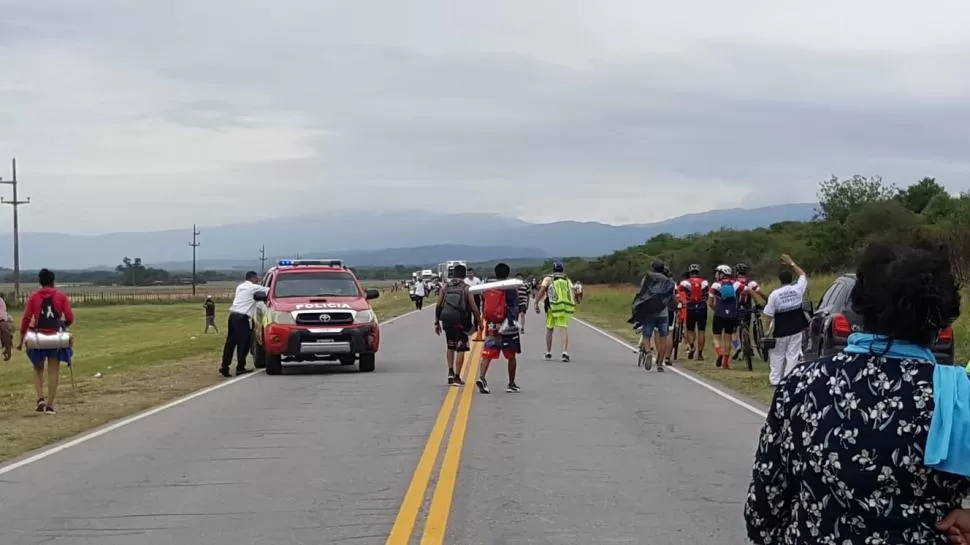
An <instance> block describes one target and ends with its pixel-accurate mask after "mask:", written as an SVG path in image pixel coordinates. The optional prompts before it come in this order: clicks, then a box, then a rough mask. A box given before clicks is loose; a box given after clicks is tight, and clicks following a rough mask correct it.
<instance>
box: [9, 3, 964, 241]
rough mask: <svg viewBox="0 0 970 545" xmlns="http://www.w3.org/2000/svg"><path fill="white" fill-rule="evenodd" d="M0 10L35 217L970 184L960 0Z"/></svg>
mask: <svg viewBox="0 0 970 545" xmlns="http://www.w3.org/2000/svg"><path fill="white" fill-rule="evenodd" d="M0 7H2V10H3V13H4V17H3V21H2V22H0V74H4V78H3V80H2V81H0V126H2V127H3V130H2V131H0V158H3V157H4V156H6V155H17V156H18V157H19V159H20V167H21V172H20V174H21V179H22V180H23V182H24V183H23V188H24V191H25V193H28V194H31V195H32V196H33V198H34V202H33V203H32V204H31V206H30V207H27V208H26V209H25V212H24V218H25V221H24V225H25V228H26V229H29V230H46V231H60V230H65V228H64V227H62V226H60V225H56V224H53V223H52V222H45V221H44V219H45V218H50V217H52V214H54V213H60V214H62V215H65V214H66V215H65V217H67V218H68V219H69V220H70V221H71V222H72V223H73V224H76V225H79V226H80V227H76V230H78V231H80V232H99V231H112V230H128V229H131V230H146V229H155V228H166V227H180V226H183V225H186V224H191V223H193V222H199V223H209V224H211V223H216V222H231V221H235V220H238V219H248V218H252V217H272V216H278V215H283V214H286V213H291V212H305V211H309V210H316V209H319V208H320V207H328V208H340V207H352V208H359V207H360V206H362V205H365V204H366V205H368V206H371V207H373V208H375V209H394V208H436V209H448V210H454V211H488V212H505V213H514V214H517V215H519V216H520V217H523V218H526V219H532V220H554V219H564V218H565V219H578V220H590V219H595V220H604V221H614V222H621V221H622V222H627V221H628V222H643V221H651V220H658V219H662V218H664V217H669V216H674V215H679V214H682V213H687V212H694V211H699V210H703V209H707V208H713V207H727V206H737V205H741V204H750V205H757V204H768V203H776V202H783V201H786V200H787V201H804V200H810V199H811V198H813V196H814V194H815V182H816V181H818V180H820V179H823V178H826V177H827V176H828V175H829V174H830V173H833V172H835V173H837V174H842V175H850V174H853V173H856V172H859V173H867V174H868V173H877V174H882V175H883V176H884V177H885V178H886V179H887V180H890V181H896V182H898V183H901V184H905V183H906V182H908V181H910V180H915V179H917V178H919V177H921V176H923V175H932V176H936V177H937V178H938V179H939V180H941V181H942V182H944V183H947V184H949V185H950V188H951V190H954V191H956V190H960V189H967V188H968V185H967V182H965V181H964V180H966V176H965V175H966V173H967V172H968V171H970V161H968V160H967V159H966V157H965V152H964V149H963V148H964V145H963V143H964V142H966V141H968V138H970V128H968V127H970V73H968V72H967V71H966V70H964V69H963V68H964V67H965V66H966V65H967V63H968V61H970V42H968V36H967V35H966V32H965V31H966V25H965V21H966V20H968V17H970V7H968V6H967V5H965V4H964V3H960V2H955V1H952V2H928V3H921V4H919V5H917V4H913V3H912V2H903V1H901V0H899V1H890V2H886V1H883V2H875V1H869V0H860V1H856V2H851V3H845V2H835V1H829V0H824V1H816V2H812V3H811V4H804V5H801V4H784V5H782V4H778V3H770V2H764V1H756V0H739V1H735V2H715V1H713V0H703V1H701V0H696V1H693V2H688V3H676V4H672V3H661V2H651V3H644V2H636V1H633V0H629V1H627V0H612V1H608V0H603V1H600V2H588V1H586V2H581V1H578V0H569V1H566V0H557V1H553V0H530V1H527V2H522V1H515V2H513V1H512V0H495V1H492V2H488V3H475V4H468V3H455V2H446V1H444V0H415V1H411V2H391V1H389V0H359V1H357V2H353V3H348V2H336V1H325V0H299V1H298V0H291V1H288V2H275V3H273V7H272V9H269V8H268V7H267V4H266V3H265V2H256V1H255V0H234V1H231V2H230V1H223V2H215V1H212V2H196V1H194V0H172V1H170V2H164V3H162V2H144V1H143V0H141V1H139V0H89V1H86V2H74V1H73V0H47V1H43V2H41V1H37V0H2V1H0ZM927 29H931V31H928V30H927ZM0 164H2V163H0ZM0 176H6V174H5V173H4V171H3V169H0ZM449 184H451V185H452V186H455V187H460V188H465V189H467V191H468V197H467V198H465V199H454V198H452V196H451V195H452V193H453V192H452V191H449V190H448V189H447V187H449ZM779 185H783V186H784V187H786V190H785V191H784V192H779V191H778V190H777V188H778V187H779ZM509 195H514V198H513V199H510V198H509ZM67 203H71V205H70V206H68V205H67ZM66 206H67V207H68V209H69V210H70V212H69V213H65V212H64V209H65V207H66ZM27 210H29V211H27ZM240 216H241V217H240ZM55 223H56V222H55Z"/></svg>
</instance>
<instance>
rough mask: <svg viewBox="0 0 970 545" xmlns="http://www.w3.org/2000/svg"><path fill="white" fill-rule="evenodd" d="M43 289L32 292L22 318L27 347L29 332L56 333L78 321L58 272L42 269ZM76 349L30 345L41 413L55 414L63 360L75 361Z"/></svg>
mask: <svg viewBox="0 0 970 545" xmlns="http://www.w3.org/2000/svg"><path fill="white" fill-rule="evenodd" d="M37 277H38V280H39V281H40V289H39V290H37V291H35V292H34V293H32V294H30V297H29V298H28V299H27V305H26V307H25V308H24V317H23V319H21V321H20V344H18V345H17V350H23V348H24V336H25V335H26V334H27V331H37V332H38V333H45V334H52V333H57V332H58V331H62V330H65V329H66V328H68V327H70V326H71V324H73V323H74V312H73V311H72V310H71V303H70V301H69V300H68V298H67V295H65V294H64V292H62V291H60V290H58V289H56V288H55V287H54V273H53V272H52V271H50V270H48V269H41V270H40V273H38V275H37ZM73 355H74V351H73V349H72V348H70V347H68V348H28V349H27V358H28V359H29V360H30V363H31V364H32V365H33V367H34V390H35V391H36V392H37V412H40V413H46V414H55V413H56V411H55V410H54V398H55V397H56V396H57V385H58V382H59V379H60V376H61V374H60V373H61V362H64V363H66V364H68V365H70V364H71V358H72V356H73ZM45 363H46V364H47V398H46V399H45V398H44V364H45Z"/></svg>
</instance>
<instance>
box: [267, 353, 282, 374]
mask: <svg viewBox="0 0 970 545" xmlns="http://www.w3.org/2000/svg"><path fill="white" fill-rule="evenodd" d="M282 372H283V356H280V355H278V354H276V355H274V354H266V374H267V375H278V374H280V373H282Z"/></svg>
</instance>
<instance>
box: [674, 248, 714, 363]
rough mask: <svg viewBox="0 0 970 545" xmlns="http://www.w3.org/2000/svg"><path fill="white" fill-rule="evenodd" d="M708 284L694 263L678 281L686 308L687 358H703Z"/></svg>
mask: <svg viewBox="0 0 970 545" xmlns="http://www.w3.org/2000/svg"><path fill="white" fill-rule="evenodd" d="M709 288H710V284H709V283H708V282H707V280H705V279H704V278H702V277H701V266H700V265H698V264H696V263H694V264H692V265H691V266H690V267H688V268H687V278H686V279H684V280H682V281H681V282H680V292H681V293H683V294H684V302H685V304H684V306H685V308H686V313H685V319H684V326H685V327H684V339H685V340H686V341H687V346H688V349H687V359H689V360H692V359H694V355H695V354H696V355H697V359H698V360H703V359H704V342H705V341H706V338H705V337H706V334H705V333H704V331H705V330H706V329H707V297H708V290H709Z"/></svg>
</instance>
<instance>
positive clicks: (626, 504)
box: [0, 310, 762, 545]
mask: <svg viewBox="0 0 970 545" xmlns="http://www.w3.org/2000/svg"><path fill="white" fill-rule="evenodd" d="M431 312H432V311H430V310H428V311H425V312H422V313H419V314H415V315H411V316H407V317H404V318H402V319H401V320H399V321H396V322H393V323H390V324H387V325H385V326H384V329H383V334H384V339H383V343H384V346H383V351H382V353H381V355H380V356H379V359H378V368H377V371H376V372H374V373H370V374H360V373H357V372H355V371H351V370H349V369H345V368H339V367H337V368H333V369H327V370H323V371H321V372H318V373H314V374H310V373H288V374H286V375H284V376H280V377H269V376H265V375H262V374H260V375H255V376H251V377H249V378H246V379H245V380H241V381H239V382H237V383H234V384H231V385H228V386H226V387H224V388H221V389H218V390H215V391H213V392H211V393H208V394H206V395H203V396H199V397H196V398H194V399H192V400H190V401H187V402H185V403H183V404H180V405H177V406H174V407H172V408H169V409H167V410H164V411H162V412H159V413H157V414H153V415H151V416H148V417H146V418H144V419H142V420H139V421H137V422H133V423H131V424H130V425H126V426H123V427H120V428H118V429H115V430H112V431H110V432H108V433H105V434H103V435H101V436H99V437H96V438H93V439H91V440H89V441H86V442H83V443H81V444H78V445H76V446H73V447H71V448H68V449H65V450H63V451H61V452H57V453H56V454H53V455H51V456H48V457H46V458H43V459H41V460H38V461H36V462H33V463H29V464H27V465H24V466H22V467H18V468H16V469H14V470H12V471H8V472H6V473H2V472H3V471H4V470H3V467H0V544H2V545H22V544H41V543H43V544H56V545H81V544H85V545H90V544H98V545H114V544H125V545H155V544H159V545H161V544H164V545H171V544H172V543H199V544H203V543H204V544H211V545H223V544H225V545H245V544H260V545H264V544H293V545H298V544H311V543H312V544H322V543H346V544H352V545H358V544H374V545H383V544H385V543H389V544H394V543H401V544H404V543H408V542H409V540H408V539H407V536H408V535H410V534H411V532H410V531H409V530H411V528H412V527H413V537H412V538H411V539H410V543H419V542H420V543H425V544H428V545H431V544H434V543H441V542H442V538H444V543H448V544H454V545H477V544H496V545H498V544H502V545H506V544H507V545H512V544H582V545H590V544H597V545H600V544H615V543H621V544H622V543H630V544H653V543H656V544H658V545H676V544H681V543H683V544H696V543H717V544H725V545H727V544H735V543H737V544H742V543H745V542H746V540H745V538H744V520H743V517H742V505H743V501H744V497H745V492H746V487H747V483H748V478H749V476H750V467H751V466H750V464H751V457H752V454H753V452H754V445H755V441H756V439H757V434H758V430H759V429H760V425H761V422H762V419H761V418H760V417H759V416H757V415H756V414H753V413H752V412H750V411H748V410H746V409H744V408H742V407H740V406H738V405H736V404H734V403H732V402H730V401H728V400H726V399H724V398H722V397H719V396H716V395H714V394H712V393H711V392H710V391H708V390H706V389H704V388H702V387H701V386H699V385H697V384H695V383H693V382H690V381H689V380H687V379H685V378H684V377H681V376H678V375H677V374H675V373H672V372H667V373H664V374H658V373H656V372H651V373H645V372H644V371H643V370H638V369H637V368H636V366H635V363H634V362H635V360H634V355H633V354H631V353H630V351H629V350H628V349H625V348H623V347H622V346H620V345H618V344H617V343H615V342H614V341H612V340H609V339H607V338H606V337H604V336H602V335H601V334H599V333H596V332H594V331H593V330H591V329H588V328H586V327H583V326H582V325H580V324H578V323H575V322H574V324H573V326H572V327H571V328H570V333H571V335H572V339H571V340H572V344H571V355H572V357H573V361H572V363H569V364H563V363H560V362H559V361H551V362H546V361H543V360H542V358H541V356H542V352H543V348H542V341H541V334H542V332H541V330H538V329H534V328H533V329H530V330H529V332H528V333H527V334H526V335H525V336H524V351H525V353H524V354H523V355H522V356H521V359H522V361H521V363H520V368H519V379H518V381H517V382H518V383H519V386H521V387H522V392H521V393H518V394H509V393H505V391H504V385H505V365H504V362H496V364H494V365H493V368H492V369H491V371H490V372H489V376H490V378H491V381H490V382H491V384H492V387H493V393H492V394H491V395H490V396H483V395H480V394H478V392H477V391H473V386H472V385H469V386H468V387H467V388H468V392H467V395H464V394H463V393H462V390H463V389H459V388H449V387H448V386H447V385H446V384H445V378H446V374H445V371H444V369H445V366H444V362H443V348H444V341H443V339H439V338H437V337H435V336H434V334H433V333H432V332H431V327H430V326H431V322H432V319H431ZM532 321H533V323H535V322H536V318H535V317H532ZM449 391H452V392H454V393H452V394H448V395H446V394H447V393H448V392H449ZM443 400H444V401H445V402H446V404H447V405H448V407H449V408H450V407H452V406H454V407H455V411H454V412H455V413H456V414H455V416H452V417H451V424H450V426H449V429H450V432H449V433H447V434H445V436H444V437H443V440H441V441H440V445H441V448H440V450H441V453H440V454H439V455H438V456H437V458H436V460H434V461H435V462H436V463H434V464H431V463H430V462H429V461H428V459H427V458H428V457H425V458H426V459H425V460H424V461H423V462H422V461H419V460H420V459H421V458H422V452H423V451H424V450H425V447H426V444H427V443H428V442H429V434H430V435H435V434H433V433H432V431H433V427H434V425H435V422H436V419H437V417H438V415H439V412H441V408H442V401H443ZM449 414H451V413H450V411H445V414H444V416H443V417H442V418H441V419H440V420H442V425H443V424H444V423H445V422H446V420H445V418H447V417H448V415H449ZM52 418H56V417H52ZM441 429H442V431H443V430H444V428H441ZM432 443H433V445H432V447H435V446H437V443H435V441H432ZM428 450H429V453H430V457H431V458H434V454H435V453H437V451H438V449H436V448H430V449H428ZM459 455H460V459H459ZM416 470H417V474H418V477H417V478H415V477H414V475H415V473H416ZM422 473H432V474H433V476H432V478H431V480H430V482H426V481H424V480H423V479H422V477H421V475H422ZM412 481H413V482H412ZM408 490H411V493H410V496H409V497H410V499H404V498H405V495H406V492H407V491H408ZM402 500H404V501H403V502H402ZM396 521H397V522H396ZM392 527H394V528H396V529H397V534H396V536H397V537H393V538H391V539H390V540H389V537H388V536H389V534H390V533H391V531H392ZM402 536H403V537H402ZM422 536H424V537H423V541H422ZM436 536H437V538H436Z"/></svg>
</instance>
